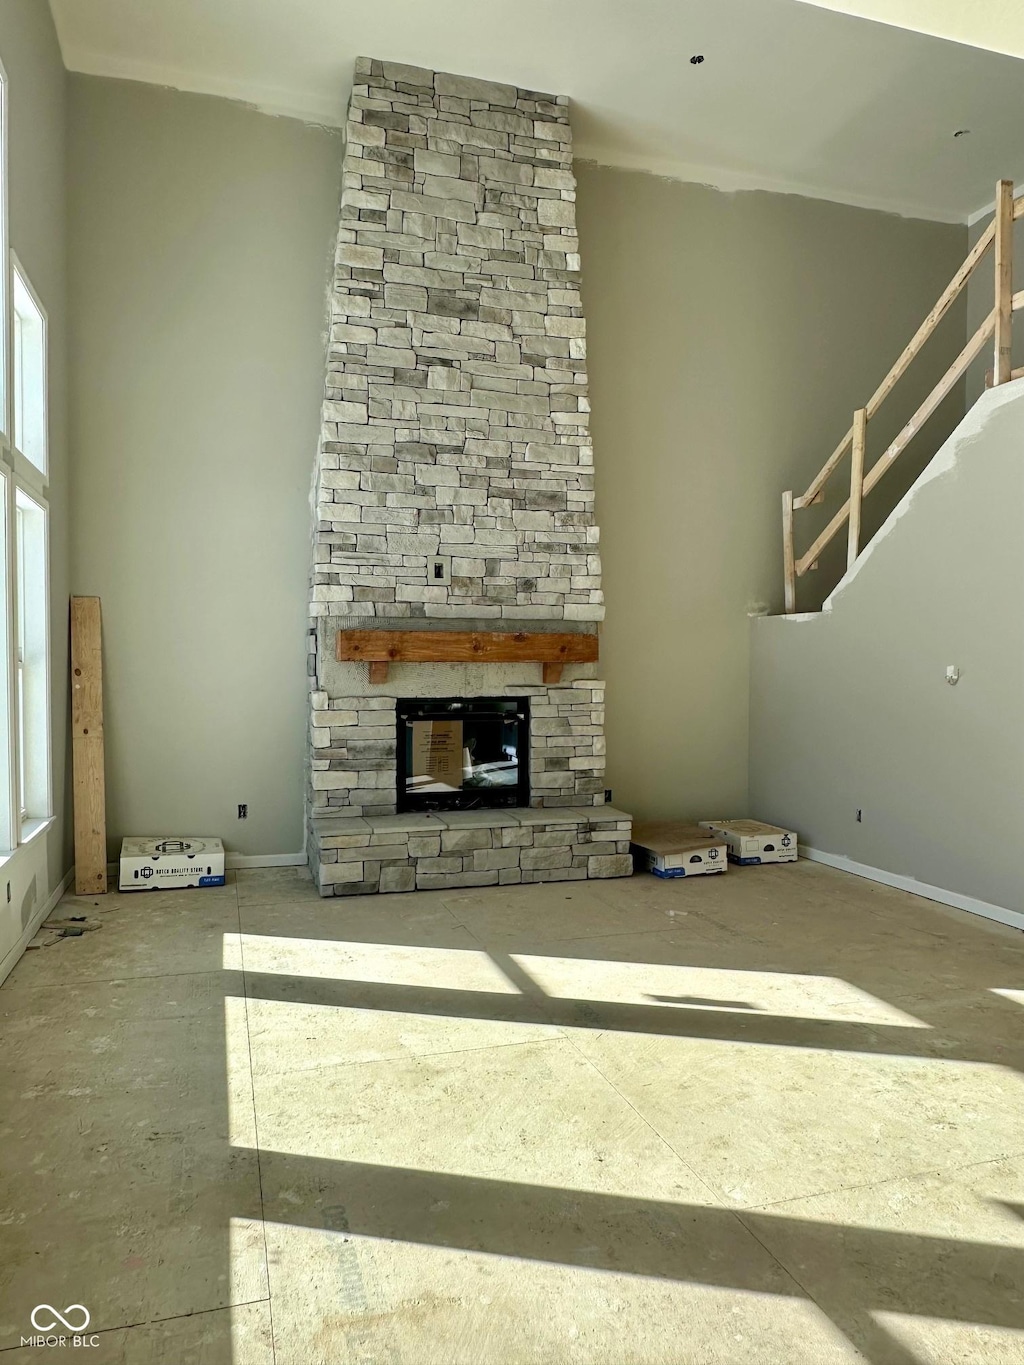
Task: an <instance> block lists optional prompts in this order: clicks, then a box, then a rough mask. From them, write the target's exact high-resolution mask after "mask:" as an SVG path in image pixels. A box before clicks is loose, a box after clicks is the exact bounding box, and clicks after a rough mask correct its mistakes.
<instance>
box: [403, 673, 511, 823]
mask: <svg viewBox="0 0 1024 1365" xmlns="http://www.w3.org/2000/svg"><path fill="white" fill-rule="evenodd" d="M396 714H397V721H398V735H397V738H398V784H397V785H398V809H399V811H434V810H477V809H489V808H494V807H500V806H528V805H529V804H530V761H529V754H530V703H529V700H528V699H527V698H526V697H441V698H438V697H425V698H414V699H409V700H401V701H399V702H398V703H397V708H396Z"/></svg>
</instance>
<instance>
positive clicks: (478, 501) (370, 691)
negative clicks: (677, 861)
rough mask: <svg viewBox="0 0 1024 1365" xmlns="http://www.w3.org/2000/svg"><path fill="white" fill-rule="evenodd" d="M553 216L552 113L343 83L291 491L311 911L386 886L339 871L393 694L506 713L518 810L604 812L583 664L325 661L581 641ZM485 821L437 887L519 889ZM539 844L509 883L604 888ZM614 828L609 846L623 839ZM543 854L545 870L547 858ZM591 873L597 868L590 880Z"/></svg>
mask: <svg viewBox="0 0 1024 1365" xmlns="http://www.w3.org/2000/svg"><path fill="white" fill-rule="evenodd" d="M575 198H576V190H575V179H574V177H573V173H572V144H571V133H570V129H569V120H568V101H567V100H566V99H565V97H563V96H557V97H556V96H554V95H547V94H542V93H538V92H537V91H532V90H523V89H517V88H516V87H513V86H506V85H499V84H495V83H493V82H488V81H481V80H474V79H468V78H465V77H461V76H453V75H447V74H444V73H435V72H433V71H426V70H423V69H421V68H418V67H410V66H402V65H398V64H395V63H391V62H380V61H371V60H368V59H366V58H360V59H359V60H358V62H357V63H356V77H355V83H354V87H353V93H352V100H351V105H350V108H349V115H348V123H347V146H346V153H345V162H344V167H343V177H342V200H341V221H340V226H339V230H338V243H337V252H336V256H335V272H334V282H333V288H332V292H331V333H330V344H329V351H328V364H327V382H326V392H325V401H324V405H323V422H322V434H321V441H320V449H319V457H318V462H317V470H316V478H315V487H314V502H315V522H314V550H313V560H314V563H313V575H312V590H311V614H312V616H313V618H314V619H313V629H312V632H311V651H310V652H311V669H310V672H311V674H312V678H311V691H312V710H311V732H310V733H311V764H310V797H309V810H310V816H311V821H310V840H309V845H310V851H311V860H312V862H313V864H314V871H315V872H317V874H318V876H319V880H320V884H321V888H322V889H324V890H325V891H328V890H329V889H330V887H331V886H333V885H338V886H340V885H341V884H342V883H345V884H346V885H347V884H349V882H351V884H352V885H353V886H355V887H357V888H360V889H365V890H370V889H373V890H376V889H392V888H391V882H392V881H395V883H396V886H395V888H394V889H397V883H399V882H400V883H402V885H403V886H404V885H405V884H406V883H407V882H408V881H409V878H410V875H411V874H410V873H409V872H408V867H409V864H408V863H406V862H405V861H404V859H403V860H401V862H402V868H405V869H406V870H405V871H402V870H401V868H399V867H397V866H396V868H394V869H392V870H391V872H389V873H388V875H387V876H385V877H384V878H383V881H384V882H385V883H387V885H386V886H384V887H382V886H381V885H380V882H381V878H379V877H370V878H369V879H367V878H363V877H359V878H356V877H355V871H354V864H355V862H357V861H360V859H359V858H357V857H354V856H353V857H352V858H345V857H343V856H341V854H340V853H339V852H338V850H339V849H342V848H343V847H357V846H359V847H362V846H363V843H365V846H366V847H370V846H372V837H371V836H373V832H374V831H376V829H377V825H378V824H379V823H380V821H381V820H382V819H384V820H386V819H387V818H388V817H390V816H392V815H393V813H394V811H395V801H396V793H395V776H396V773H395V768H396V763H395V701H396V698H397V697H399V696H406V697H416V696H439V695H450V696H469V695H475V696H480V695H491V696H528V697H529V698H530V699H531V752H530V779H531V804H532V805H533V806H542V807H559V808H563V809H566V808H574V807H578V808H585V807H595V806H599V805H600V804H601V803H602V802H603V799H604V763H605V760H604V686H603V684H602V683H601V682H599V681H598V680H597V679H596V678H595V677H594V671H595V670H594V669H593V668H592V667H589V666H570V667H568V668H567V669H566V672H565V677H564V679H563V682H562V683H561V685H559V686H557V687H548V686H545V685H542V684H541V683H540V680H539V678H540V667H539V665H536V666H526V667H525V669H524V667H523V666H516V667H511V666H503V667H491V668H485V669H483V670H482V671H481V669H480V668H472V669H469V670H466V669H461V668H459V667H457V666H453V665H445V664H435V665H417V666H401V665H399V666H394V667H393V668H392V677H391V679H390V680H389V685H388V686H387V687H374V686H372V685H370V684H368V682H367V680H366V670H365V666H364V665H358V664H339V663H338V662H337V661H336V660H335V659H334V657H333V640H334V633H335V631H336V630H337V629H339V628H341V627H344V626H348V627H350V628H351V627H353V626H361V627H386V626H393V627H398V628H410V627H415V628H421V629H431V628H434V629H458V628H462V629H498V630H515V629H528V630H545V629H547V630H552V629H555V630H582V631H594V630H596V628H597V627H596V623H597V622H598V621H599V620H600V619H601V618H602V616H603V614H604V606H603V597H602V593H601V579H600V573H601V566H600V560H599V558H598V529H597V526H596V524H595V522H594V483H593V451H592V447H591V443H590V434H589V402H588V398H587V374H586V340H585V335H584V333H585V328H584V322H583V312H582V305H581V301H580V292H579V286H580V258H579V243H578V240H577V237H576V226H575ZM438 560H440V561H441V572H442V578H441V579H440V580H438V579H437V577H436V576H435V572H434V569H435V563H436V561H438ZM616 814H617V813H616ZM334 815H340V816H344V817H346V818H348V819H349V820H353V821H359V820H360V818H361V817H369V818H370V820H371V822H372V825H373V829H372V830H371V832H370V834H367V835H366V839H365V840H364V841H363V842H362V843H357V844H351V843H346V842H345V841H346V840H349V841H351V840H352V839H354V838H355V837H356V835H357V833H363V834H366V831H364V830H360V829H357V826H356V825H355V824H353V826H352V828H351V831H350V832H349V833H348V834H346V833H345V832H344V831H341V832H338V831H336V830H334V829H333V826H334V823H335V822H333V821H331V820H326V819H325V817H331V816H334ZM499 815H500V813H494V830H495V831H496V833H495V835H494V837H495V838H496V839H497V840H498V842H497V843H492V844H488V845H487V846H486V847H484V846H483V845H481V846H480V847H479V848H476V847H474V848H472V849H469V848H468V846H467V856H468V855H469V854H470V853H472V854H476V853H480V854H481V855H482V854H484V853H487V854H488V855H489V858H490V859H491V862H490V863H488V865H487V866H486V867H485V866H479V867H477V866H475V865H471V866H466V867H460V869H459V870H458V875H460V876H461V875H466V876H470V875H473V876H483V875H484V874H488V875H489V874H490V873H491V872H492V871H493V872H494V874H495V877H496V878H497V876H498V874H499V873H507V874H508V877H509V878H512V876H513V874H515V873H517V872H519V871H523V870H524V868H523V867H521V866H520V864H519V863H518V862H517V863H516V865H515V866H512V864H511V863H510V861H509V859H510V855H509V854H508V852H507V846H506V845H503V844H501V837H502V836H501V833H500V831H501V829H502V828H503V825H502V821H501V819H500V818H499ZM619 819H620V821H621V820H623V819H627V817H619ZM570 823H571V822H570ZM563 825H564V829H563V834H562V835H558V834H557V833H556V832H555V831H553V830H548V829H546V828H544V827H540V828H539V830H538V837H540V836H541V835H542V836H543V840H542V844H543V845H544V846H545V847H546V851H545V853H544V854H543V856H541V855H540V854H538V855H536V856H537V858H538V859H539V863H538V866H537V867H536V868H529V867H527V868H525V870H526V871H530V872H533V871H537V872H538V873H541V872H544V873H545V874H546V875H547V876H560V875H561V873H562V870H563V869H564V870H566V871H567V872H571V874H572V875H573V876H585V875H588V868H589V869H592V871H591V873H590V875H622V866H623V856H624V855H623V852H622V850H621V849H619V848H616V849H615V852H614V853H608V854H607V855H595V854H587V853H584V852H582V851H580V848H579V847H578V848H577V849H576V851H572V846H573V845H574V844H575V845H578V846H582V844H583V843H586V842H588V838H587V837H584V836H583V834H582V833H581V835H580V837H579V838H576V837H575V836H574V837H571V838H570V837H569V834H568V833H567V832H566V831H569V824H565V822H563ZM383 828H384V830H385V832H386V831H387V829H390V826H385V827H383ZM329 830H331V831H333V832H332V833H331V834H330V836H328V831H329ZM393 832H394V831H393ZM614 832H615V833H616V834H617V836H618V837H617V838H613V839H611V840H610V843H611V844H612V845H613V846H614V845H617V844H622V843H623V836H622V827H621V824H620V825H619V826H618V827H616V828H615V830H614ZM328 837H330V839H331V840H333V841H335V842H327V840H328ZM482 837H483V836H482V835H476V834H474V835H473V836H472V838H474V839H477V838H482ZM507 837H509V838H511V837H512V836H511V835H509V836H507ZM517 837H518V836H517ZM559 840H561V842H562V843H563V844H565V846H566V848H568V849H569V852H568V853H566V851H565V848H563V849H561V851H557V850H554V848H553V847H551V848H547V845H548V844H551V845H552V846H553V845H554V844H555V843H558V842H559ZM338 841H340V842H338ZM383 846H384V847H387V846H388V845H387V844H386V843H385V844H384V845H383ZM520 846H521V845H519V844H516V845H514V847H520ZM523 846H525V845H523ZM436 856H437V857H442V856H444V857H453V856H454V851H453V852H452V853H451V854H448V853H444V852H443V851H442V852H441V853H438V854H437V855H436ZM533 856H534V855H532V854H531V855H529V856H528V857H527V863H529V862H530V860H531V858H532V857H533ZM599 856H607V857H611V858H616V857H617V858H618V862H617V863H598V862H593V861H590V859H591V858H594V857H599ZM339 859H340V862H341V864H347V863H349V862H351V863H352V864H353V868H352V869H351V876H349V874H348V873H344V874H343V873H342V872H339V871H338V868H337V865H338V863H339ZM580 860H582V861H580ZM362 861H364V862H366V861H368V862H369V863H371V864H373V863H379V862H380V859H379V858H378V859H374V858H373V857H363V858H362ZM545 862H546V863H549V864H550V866H547V867H545V866H543V864H544V863H545ZM492 864H493V865H492ZM332 865H333V866H332ZM613 867H614V868H616V869H618V870H617V871H616V872H614V873H613V872H611V871H609V870H608V869H610V868H613ZM600 868H603V869H605V870H604V871H603V872H601V871H599V869H600ZM378 870H379V869H378ZM420 873H422V876H423V877H426V878H428V879H429V877H431V876H432V875H438V876H440V875H442V874H441V872H440V870H438V871H437V872H436V873H433V872H431V871H430V869H429V868H426V869H424V868H420ZM444 875H446V876H447V875H452V876H454V875H456V874H455V873H454V872H453V871H452V870H451V869H448V870H447V871H446V872H445V874H444ZM346 878H348V880H347V881H346ZM373 881H376V885H373V886H370V885H369V882H373ZM416 884H417V885H429V884H431V883H430V882H429V880H428V881H426V882H423V881H420V880H419V879H418V878H417V879H416ZM448 884H455V883H448Z"/></svg>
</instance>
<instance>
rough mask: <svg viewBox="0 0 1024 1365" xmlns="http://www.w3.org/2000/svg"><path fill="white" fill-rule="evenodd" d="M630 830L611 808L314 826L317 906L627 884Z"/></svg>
mask: <svg viewBox="0 0 1024 1365" xmlns="http://www.w3.org/2000/svg"><path fill="white" fill-rule="evenodd" d="M632 825H633V821H632V817H631V816H629V815H625V814H624V813H623V812H622V811H620V810H616V809H615V808H614V807H613V806H564V807H550V806H549V807H538V808H533V807H531V808H529V809H527V808H523V807H516V808H514V809H512V808H509V809H506V810H472V811H444V812H441V813H439V814H436V815H421V814H418V813H417V814H408V815H381V816H373V817H368V818H363V817H353V816H333V817H330V818H316V819H314V820H312V821H311V822H310V826H311V837H312V843H313V847H312V849H311V850H310V853H311V858H310V866H311V868H312V871H313V875H314V877H315V878H316V879H317V885H318V887H319V890H320V894H321V895H322V896H360V895H372V894H373V893H374V892H392V891H395V892H401V891H441V890H449V889H452V888H456V887H466V886H510V885H515V884H518V883H520V882H564V881H583V880H585V879H587V878H591V877H599V878H603V877H629V876H631V875H632V872H633V860H632V857H631V856H630V852H629V841H630V834H631V832H632Z"/></svg>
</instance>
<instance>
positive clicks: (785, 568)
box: [782, 492, 796, 616]
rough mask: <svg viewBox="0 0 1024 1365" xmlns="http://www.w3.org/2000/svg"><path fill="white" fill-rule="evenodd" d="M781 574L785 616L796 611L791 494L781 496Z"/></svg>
mask: <svg viewBox="0 0 1024 1365" xmlns="http://www.w3.org/2000/svg"><path fill="white" fill-rule="evenodd" d="M782 572H783V577H784V579H785V584H786V615H787V616H788V615H791V614H792V613H793V612H794V611H796V568H795V566H794V563H793V494H792V492H788V493H783V495H782Z"/></svg>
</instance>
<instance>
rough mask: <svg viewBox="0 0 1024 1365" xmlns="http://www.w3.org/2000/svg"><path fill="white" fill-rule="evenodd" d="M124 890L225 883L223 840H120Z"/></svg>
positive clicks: (149, 889)
mask: <svg viewBox="0 0 1024 1365" xmlns="http://www.w3.org/2000/svg"><path fill="white" fill-rule="evenodd" d="M117 885H118V889H119V890H121V891H167V890H170V889H173V888H178V887H188V886H223V885H224V845H223V843H221V841H220V839H205V838H202V839H201V838H196V837H194V836H189V837H188V838H182V839H125V840H123V841H122V843H121V868H120V875H119V877H118V882H117Z"/></svg>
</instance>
